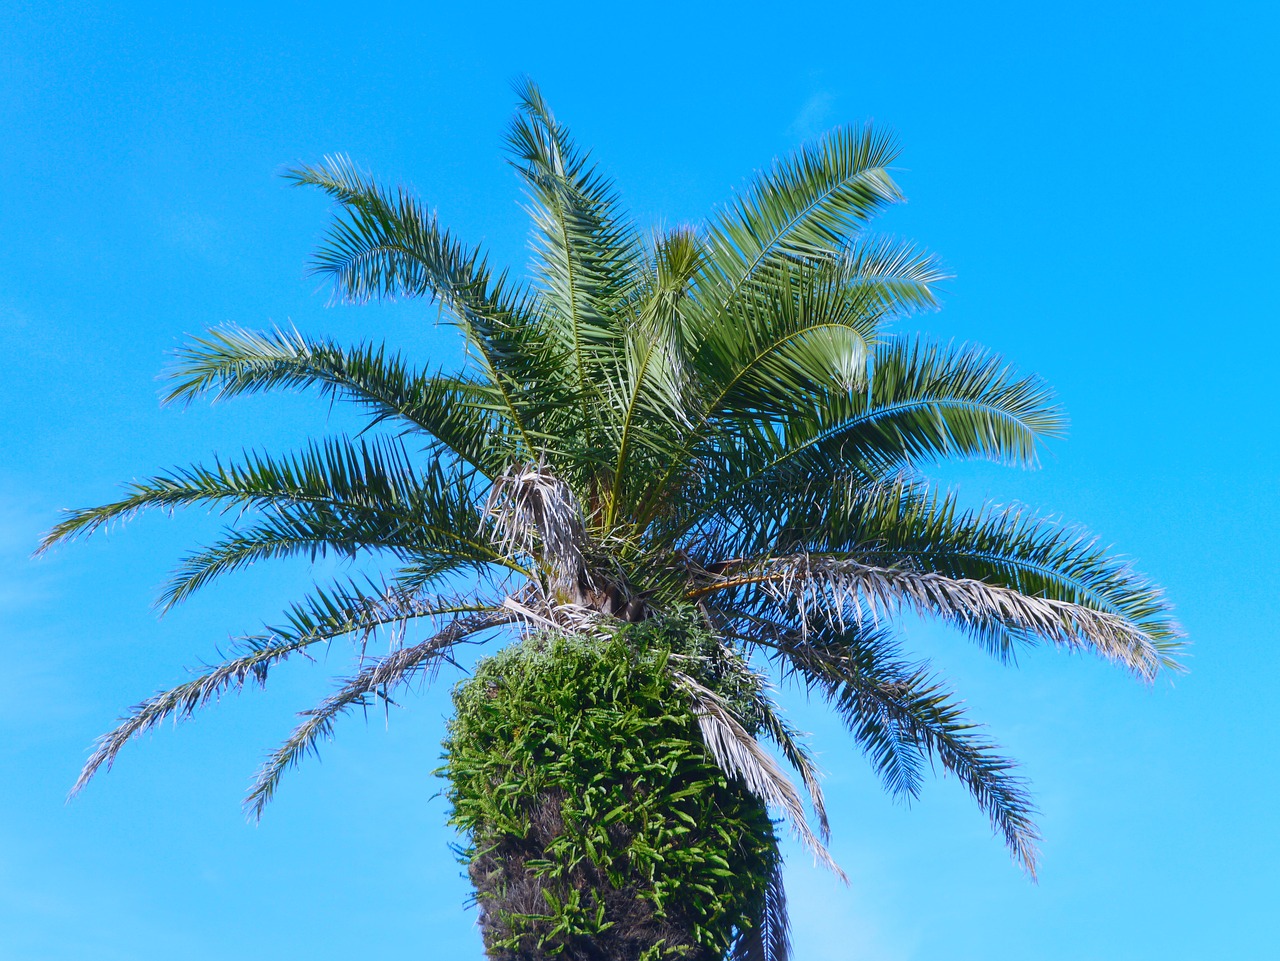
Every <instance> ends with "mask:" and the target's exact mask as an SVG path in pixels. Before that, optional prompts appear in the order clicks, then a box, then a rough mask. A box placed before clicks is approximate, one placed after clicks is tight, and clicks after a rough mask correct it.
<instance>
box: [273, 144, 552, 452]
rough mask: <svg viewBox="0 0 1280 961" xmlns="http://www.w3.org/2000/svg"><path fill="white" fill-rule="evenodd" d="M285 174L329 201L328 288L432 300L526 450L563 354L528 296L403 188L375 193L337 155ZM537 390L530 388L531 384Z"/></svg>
mask: <svg viewBox="0 0 1280 961" xmlns="http://www.w3.org/2000/svg"><path fill="white" fill-rule="evenodd" d="M286 177H287V178H288V179H289V180H290V181H292V182H293V183H295V184H297V185H299V186H314V187H319V188H320V189H322V190H324V191H325V192H326V193H328V194H329V195H330V196H331V197H333V198H334V199H335V200H336V201H337V202H338V204H339V210H340V213H339V214H338V216H336V217H335V218H334V221H333V224H332V226H331V228H330V231H329V235H328V237H327V239H326V241H325V242H324V243H323V244H322V245H321V247H320V248H319V249H318V250H317V251H316V254H315V257H314V260H313V268H314V270H315V272H316V273H318V274H320V275H322V276H325V277H328V278H329V279H330V280H332V281H333V284H334V296H335V297H336V298H337V299H339V300H344V301H350V302H355V303H362V302H364V301H367V300H371V299H384V300H385V299H394V298H396V297H402V296H403V297H425V298H428V299H432V300H439V301H440V303H441V304H442V305H443V306H444V307H446V308H447V309H448V310H449V312H450V315H451V316H452V317H453V318H454V320H455V321H456V322H457V323H458V325H459V327H460V328H461V329H462V331H463V333H464V335H465V337H466V339H467V342H468V344H469V346H470V347H471V348H472V355H473V359H474V360H475V361H476V362H478V363H479V364H480V366H481V368H482V371H483V375H484V379H485V381H486V382H487V384H488V386H489V387H490V389H491V390H493V391H494V393H495V395H496V401H497V409H498V411H499V412H500V413H501V414H502V415H503V416H504V417H505V418H506V419H507V420H508V423H509V425H510V427H511V429H512V431H513V433H516V434H518V435H519V436H520V438H521V439H522V440H523V443H524V449H525V453H526V456H533V454H534V452H536V451H538V450H539V449H540V447H545V445H539V444H537V443H535V442H534V440H533V436H534V435H535V434H536V429H537V422H538V420H539V418H540V416H545V415H546V413H547V412H548V411H554V410H556V409H558V408H559V407H560V406H561V402H562V401H563V400H564V396H563V395H562V394H557V393H556V392H555V390H554V388H555V385H556V384H557V383H558V381H559V378H558V376H557V372H558V371H559V370H560V369H561V367H562V362H563V357H562V356H561V355H560V354H558V353H557V352H556V347H555V345H554V344H553V343H551V342H549V340H548V338H547V336H546V334H545V332H544V330H543V324H542V322H541V319H540V315H541V307H540V306H539V305H538V303H537V301H536V298H531V297H530V296H529V295H528V294H526V293H524V292H522V291H519V290H513V289H511V288H510V287H509V286H508V284H507V282H506V279H505V276H501V275H500V276H498V277H494V276H493V274H492V272H491V271H490V270H489V267H488V264H487V261H486V260H485V259H484V257H483V256H482V255H481V254H480V253H479V252H477V251H473V250H471V249H469V248H467V247H465V246H464V245H462V244H461V243H459V242H457V241H455V240H454V239H453V238H452V237H450V236H449V234H448V233H447V232H446V231H445V230H443V229H442V228H441V227H440V225H439V222H438V220H437V218H436V216H435V215H434V214H432V213H429V212H428V211H427V210H426V209H425V208H423V206H422V205H421V203H419V201H418V200H417V198H416V197H414V196H413V195H412V194H410V193H409V192H408V191H407V190H405V189H401V190H399V191H396V192H391V191H385V190H383V189H382V188H381V187H379V186H378V185H377V183H376V182H375V181H373V180H372V179H371V178H369V177H368V176H366V175H365V174H364V173H362V172H361V171H360V170H359V169H358V168H356V166H355V165H354V164H352V163H351V162H350V160H348V159H347V158H345V157H331V158H326V159H325V161H324V163H322V164H319V165H316V166H302V167H298V168H295V169H293V170H291V171H289V172H288V173H287V174H286ZM535 383H536V384H538V385H539V386H540V388H541V389H540V390H539V391H536V392H535V391H531V390H530V389H529V388H530V386H531V385H532V384H535Z"/></svg>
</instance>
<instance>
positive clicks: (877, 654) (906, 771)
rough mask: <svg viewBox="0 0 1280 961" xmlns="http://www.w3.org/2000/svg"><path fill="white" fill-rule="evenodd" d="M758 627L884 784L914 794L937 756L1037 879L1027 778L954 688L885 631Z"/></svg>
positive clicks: (758, 634)
mask: <svg viewBox="0 0 1280 961" xmlns="http://www.w3.org/2000/svg"><path fill="white" fill-rule="evenodd" d="M760 623H767V622H758V623H757V629H756V630H755V632H754V636H755V643H758V644H761V645H763V646H765V647H766V648H771V649H772V650H773V651H775V652H776V653H777V655H778V656H779V657H780V658H781V659H782V661H783V670H784V672H786V673H791V674H794V675H796V676H797V677H798V678H799V680H800V681H801V682H802V683H803V684H804V685H805V686H806V687H807V688H809V690H810V691H817V692H818V693H820V694H821V695H822V696H823V697H824V698H825V699H826V700H827V701H828V702H829V703H830V704H831V705H832V707H833V708H835V709H836V711H837V712H838V713H839V714H840V716H841V718H842V719H843V720H844V722H845V724H846V726H847V727H848V728H849V731H850V733H852V734H853V736H854V739H855V740H856V741H857V742H858V744H859V746H860V747H861V748H862V749H863V751H865V752H866V754H867V757H868V759H869V760H870V761H871V764H872V767H874V768H875V770H876V772H877V773H878V774H879V775H880V777H881V779H882V780H883V781H884V784H885V787H886V788H887V789H888V790H889V791H890V792H891V793H893V794H895V795H897V796H899V797H906V798H916V797H918V796H919V793H920V788H921V784H922V775H923V762H924V761H925V760H926V759H936V760H937V761H938V762H939V763H941V764H942V766H943V768H944V769H945V770H947V771H949V772H951V773H953V774H955V775H956V777H957V778H958V779H959V780H960V783H961V784H963V785H964V786H965V788H966V789H967V790H968V792H969V793H970V794H971V795H972V796H973V798H974V800H975V801H976V802H977V803H978V806H979V808H981V810H982V811H983V812H984V813H985V814H986V815H987V816H988V818H990V820H991V824H992V828H993V829H994V830H995V831H996V832H997V833H998V834H999V835H1001V836H1002V837H1003V838H1004V841H1005V844H1006V845H1007V846H1008V848H1009V851H1010V853H1011V854H1012V855H1013V857H1014V859H1015V860H1016V861H1017V862H1018V863H1019V864H1021V865H1022V866H1023V867H1024V868H1025V869H1026V870H1027V871H1028V873H1030V874H1031V875H1032V877H1034V876H1035V870H1036V850H1035V845H1036V842H1037V840H1039V832H1038V830H1037V829H1036V826H1035V823H1034V820H1033V818H1034V814H1035V808H1034V805H1033V804H1032V802H1031V799H1030V796H1029V795H1028V793H1027V786H1026V783H1025V781H1024V780H1023V779H1022V778H1020V777H1018V776H1017V775H1015V774H1014V773H1013V772H1014V770H1015V765H1014V763H1013V762H1012V761H1010V760H1008V759H1007V758H1004V757H1002V756H1000V754H999V747H998V746H997V745H996V744H994V743H992V742H991V741H990V740H989V739H988V738H986V737H984V736H983V735H982V734H980V733H979V728H978V726H977V725H976V724H974V723H973V722H971V721H969V720H968V719H967V717H966V716H965V714H964V712H963V709H962V708H961V706H960V702H958V701H957V700H956V699H955V698H954V696H953V695H952V693H951V692H950V690H948V689H947V688H946V687H945V686H944V685H943V684H941V683H940V682H939V681H938V680H937V679H936V678H934V677H933V676H932V675H931V674H930V673H929V671H928V667H927V665H922V664H911V663H908V662H906V661H904V660H902V658H901V657H900V655H899V653H898V649H897V646H896V644H894V643H893V642H892V641H891V640H890V639H889V638H888V637H887V635H885V634H884V633H882V632H880V631H877V630H868V629H866V628H861V629H859V628H851V629H849V630H840V629H839V628H836V627H833V626H831V625H824V626H823V627H821V628H820V629H818V630H816V631H804V630H802V629H799V628H797V627H794V626H793V627H786V626H782V625H776V624H770V627H772V628H773V629H772V630H769V631H762V630H760V629H759V625H760Z"/></svg>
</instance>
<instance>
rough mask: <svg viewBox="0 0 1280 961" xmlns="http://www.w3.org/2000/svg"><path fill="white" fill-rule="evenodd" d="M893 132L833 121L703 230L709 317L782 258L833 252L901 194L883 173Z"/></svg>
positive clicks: (891, 155) (894, 151)
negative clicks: (827, 130) (829, 128)
mask: <svg viewBox="0 0 1280 961" xmlns="http://www.w3.org/2000/svg"><path fill="white" fill-rule="evenodd" d="M897 154H898V148H897V145H896V144H895V143H894V140H893V138H892V137H890V136H887V135H885V134H881V133H878V132H876V131H875V130H873V129H872V128H871V127H869V126H868V127H864V128H863V129H862V130H853V129H850V128H839V129H837V130H834V131H832V132H831V133H829V134H827V135H826V136H824V137H823V138H822V139H821V140H819V141H818V142H817V143H816V144H813V145H811V146H807V147H804V148H802V149H801V150H800V151H798V152H797V153H796V154H795V155H794V156H792V157H789V158H786V159H784V160H781V161H779V162H778V163H776V164H775V165H774V167H773V169H772V170H770V171H769V172H767V173H764V174H761V175H759V176H757V178H756V180H755V182H754V183H753V184H752V185H751V186H750V187H749V189H748V190H747V191H746V192H745V193H744V194H743V195H742V196H741V197H740V198H739V199H738V200H737V201H736V202H735V203H734V204H732V205H730V206H729V207H728V208H727V209H725V210H724V211H722V212H721V213H720V214H719V215H718V216H717V217H716V218H715V220H714V221H713V222H712V224H711V225H710V227H709V230H708V269H707V271H706V279H705V281H704V283H703V286H704V288H705V289H706V290H707V292H708V294H709V296H708V298H707V302H708V303H707V306H708V308H709V309H710V310H711V311H713V312H714V313H713V317H714V316H715V315H718V314H719V313H720V312H721V311H723V310H724V309H725V308H726V307H728V306H729V304H731V303H732V302H733V301H734V299H735V298H738V297H740V296H743V295H744V293H746V294H749V293H750V292H751V286H752V281H753V280H754V279H756V278H757V277H758V276H759V275H761V274H762V273H765V274H767V269H768V268H769V267H771V266H773V265H775V264H777V263H779V262H781V261H783V260H786V259H797V258H799V259H814V258H819V259H822V258H825V257H831V256H834V255H835V254H836V253H837V252H838V251H840V250H841V249H843V247H844V245H845V243H846V241H847V239H848V238H849V237H850V235H851V234H852V233H854V232H856V231H857V230H858V229H859V228H860V227H861V225H862V224H864V223H865V222H866V221H867V220H868V219H869V218H871V217H872V216H874V215H875V213H876V212H878V211H879V210H880V209H882V208H883V207H885V206H887V205H889V204H893V203H896V202H898V201H900V200H901V199H902V195H901V193H900V192H899V191H898V188H897V185H896V184H894V182H893V180H892V179H891V178H890V176H889V171H888V166H889V164H891V163H892V162H893V161H894V159H895V158H896V157H897Z"/></svg>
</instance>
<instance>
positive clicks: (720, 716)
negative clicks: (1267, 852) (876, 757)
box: [674, 671, 849, 882]
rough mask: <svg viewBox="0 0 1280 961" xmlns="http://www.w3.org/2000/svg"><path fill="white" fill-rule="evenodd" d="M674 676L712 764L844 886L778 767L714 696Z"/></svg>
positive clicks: (686, 678)
mask: <svg viewBox="0 0 1280 961" xmlns="http://www.w3.org/2000/svg"><path fill="white" fill-rule="evenodd" d="M674 676H675V679H676V682H677V683H678V684H679V685H680V686H681V687H682V688H684V690H685V691H687V692H688V694H689V699H690V701H691V702H692V704H693V709H694V713H695V714H696V715H697V718H698V727H699V729H700V730H701V731H702V739H703V741H704V742H705V743H706V745H707V750H708V751H710V752H711V756H712V757H713V758H715V761H716V763H717V764H718V765H720V767H721V768H722V769H723V770H724V771H725V773H726V774H728V775H729V776H730V777H735V778H739V779H741V781H742V782H743V784H744V785H746V788H747V790H749V791H751V793H752V794H755V795H756V796H757V797H759V798H760V799H761V800H763V801H764V802H765V803H767V804H770V805H772V806H774V807H776V808H778V809H779V810H781V811H782V812H783V814H785V815H786V818H787V823H788V824H790V825H791V829H792V831H793V832H794V833H795V835H796V838H797V840H799V841H800V843H802V844H803V845H804V846H805V847H807V848H808V849H809V850H810V852H812V854H813V857H814V860H815V861H816V862H817V863H819V864H821V865H823V866H824V867H826V868H827V869H828V870H830V871H831V872H832V873H834V874H835V875H836V876H837V877H838V878H840V880H842V881H845V882H848V880H849V879H848V877H847V876H846V875H845V873H844V871H842V870H841V869H840V865H838V864H836V862H835V860H834V859H833V858H832V857H831V855H830V853H829V852H828V851H827V848H826V846H825V845H824V844H823V843H822V841H821V840H820V839H819V838H818V836H817V835H816V834H814V832H813V830H812V829H811V828H810V827H809V822H808V819H807V817H806V815H805V810H804V801H803V800H802V799H801V797H800V792H799V791H797V790H796V786H795V785H794V784H792V783H791V779H790V778H788V777H787V775H786V774H785V773H784V772H783V771H782V769H781V768H780V767H778V762H777V761H775V760H774V759H773V757H772V756H771V755H770V754H769V752H768V751H766V750H765V749H764V748H763V747H762V746H761V745H760V742H759V741H757V740H756V739H755V738H754V737H752V736H751V734H750V732H749V731H747V729H746V728H744V727H743V726H742V724H741V722H739V721H738V719H737V718H735V717H734V716H733V712H732V711H730V710H729V708H728V707H727V706H726V705H725V703H724V701H723V700H721V698H720V696H719V695H718V694H716V693H715V692H714V691H712V690H710V689H709V688H707V687H705V686H703V685H702V684H699V683H698V682H697V681H695V680H694V679H693V678H691V677H689V675H687V674H685V673H683V672H680V671H676V672H675V674H674Z"/></svg>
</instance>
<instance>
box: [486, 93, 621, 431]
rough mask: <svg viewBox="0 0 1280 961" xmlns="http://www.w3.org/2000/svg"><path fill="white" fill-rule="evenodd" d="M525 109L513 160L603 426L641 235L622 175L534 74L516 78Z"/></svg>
mask: <svg viewBox="0 0 1280 961" xmlns="http://www.w3.org/2000/svg"><path fill="white" fill-rule="evenodd" d="M516 90H517V93H518V95H519V98H520V109H519V112H518V113H517V114H516V117H515V118H514V120H513V121H512V123H511V128H510V130H509V132H508V134H507V148H508V150H509V151H510V154H511V162H512V165H513V166H514V167H515V168H516V170H517V171H518V172H519V173H520V176H521V177H522V178H523V180H524V182H525V185H526V187H527V188H528V192H529V198H530V201H531V206H530V214H531V216H532V218H533V223H534V243H533V246H534V251H535V254H536V262H535V263H536V270H537V276H538V279H539V281H540V284H541V292H542V300H543V302H544V303H545V304H546V305H547V306H548V308H549V310H548V313H547V317H546V319H547V323H548V328H547V329H548V332H549V333H550V334H551V335H552V336H554V337H556V338H557V339H558V340H559V342H560V347H561V353H562V354H563V356H564V357H565V367H566V368H568V369H569V370H570V371H571V377H572V379H573V382H574V392H575V393H576V394H577V395H578V397H579V403H580V404H581V405H583V406H582V407H581V410H582V413H583V418H582V420H581V422H580V424H579V427H578V429H579V430H592V429H598V425H599V422H600V420H601V416H600V415H601V413H602V411H601V410H599V409H596V410H594V411H593V410H592V409H591V405H592V403H593V402H594V401H598V400H599V397H600V368H601V366H602V365H604V366H606V367H608V366H611V365H612V363H613V361H614V359H615V358H616V356H617V353H618V351H619V350H620V349H621V346H622V338H621V337H620V331H619V325H618V314H619V313H620V309H621V308H622V307H623V305H624V303H625V302H626V301H627V299H628V297H629V295H630V293H631V291H632V289H633V287H634V285H635V283H636V281H637V279H638V276H639V271H638V267H639V265H640V263H641V248H640V244H639V239H638V234H637V232H636V230H635V228H634V226H633V225H632V224H631V222H630V221H629V220H628V219H627V218H626V217H625V216H623V214H622V212H621V210H620V205H619V203H618V198H617V195H616V193H615V191H614V187H613V184H612V183H611V182H610V181H609V180H608V179H607V178H606V177H604V176H603V175H602V174H600V172H599V171H598V170H597V169H596V168H595V166H594V165H592V164H591V163H590V161H589V159H588V158H587V157H586V156H585V155H584V154H583V153H581V152H580V151H579V150H578V148H577V145H576V144H575V143H574V141H573V138H572V136H571V135H570V134H569V131H568V130H567V129H566V128H565V127H564V125H563V124H561V123H560V122H559V121H557V120H556V118H555V116H554V115H553V114H552V113H551V110H550V108H549V107H548V106H547V104H546V102H545V101H544V100H543V98H542V94H541V92H540V91H539V90H538V87H537V86H536V85H535V84H534V83H533V82H532V81H531V80H527V79H526V80H524V81H521V82H520V83H518V84H517V85H516Z"/></svg>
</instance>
